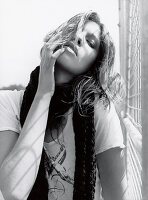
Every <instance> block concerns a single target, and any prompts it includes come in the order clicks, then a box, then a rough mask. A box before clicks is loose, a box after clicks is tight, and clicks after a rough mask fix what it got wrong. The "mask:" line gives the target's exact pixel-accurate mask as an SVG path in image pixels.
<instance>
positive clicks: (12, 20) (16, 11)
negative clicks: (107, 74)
mask: <svg viewBox="0 0 148 200" xmlns="http://www.w3.org/2000/svg"><path fill="white" fill-rule="evenodd" d="M87 10H95V11H97V12H98V13H99V15H100V18H101V20H102V22H103V23H104V24H106V26H107V28H108V30H109V31H110V33H111V35H112V37H113V40H114V42H115V45H116V52H117V56H116V57H117V59H116V67H117V68H118V67H119V61H118V60H119V59H118V51H119V47H118V44H119V37H118V23H119V17H118V0H89V1H86V0H73V1H70V0H0V87H2V86H8V85H10V84H23V85H26V84H27V83H28V81H29V75H30V72H31V71H32V70H33V69H34V68H35V67H36V66H37V65H39V63H40V58H39V52H40V48H41V46H42V44H43V43H42V40H43V37H44V36H45V34H46V33H47V32H48V31H49V30H51V29H52V28H54V27H57V26H58V25H60V24H61V23H62V22H64V21H65V20H67V19H69V18H70V17H72V16H73V15H75V14H77V13H79V12H83V11H87Z"/></svg>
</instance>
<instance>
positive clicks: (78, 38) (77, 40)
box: [76, 33, 83, 47]
mask: <svg viewBox="0 0 148 200" xmlns="http://www.w3.org/2000/svg"><path fill="white" fill-rule="evenodd" d="M82 43H83V36H82V34H80V33H79V34H77V36H76V44H77V45H78V46H79V47H81V46H82Z"/></svg>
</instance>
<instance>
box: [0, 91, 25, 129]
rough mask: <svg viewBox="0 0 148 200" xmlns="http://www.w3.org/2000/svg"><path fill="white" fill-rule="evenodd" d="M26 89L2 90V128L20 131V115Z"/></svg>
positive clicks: (0, 95)
mask: <svg viewBox="0 0 148 200" xmlns="http://www.w3.org/2000/svg"><path fill="white" fill-rule="evenodd" d="M23 94H24V91H23V90H21V91H17V90H13V91H12V90H0V124H1V126H0V130H1V131H3V130H13V131H17V132H19V115H20V108H21V103H22V99H23Z"/></svg>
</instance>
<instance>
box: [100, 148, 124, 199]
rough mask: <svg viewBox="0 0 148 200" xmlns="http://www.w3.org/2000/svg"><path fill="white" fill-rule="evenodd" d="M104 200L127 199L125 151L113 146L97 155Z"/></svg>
mask: <svg viewBox="0 0 148 200" xmlns="http://www.w3.org/2000/svg"><path fill="white" fill-rule="evenodd" d="M97 167H98V171H99V174H100V180H101V185H102V192H103V194H102V195H103V197H104V200H119V199H120V200H127V197H126V195H127V179H126V178H127V177H126V170H125V158H124V152H123V150H122V149H121V148H118V147H116V148H112V149H109V150H107V151H104V152H103V153H100V154H98V155H97Z"/></svg>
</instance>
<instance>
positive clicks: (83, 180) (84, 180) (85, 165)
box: [20, 67, 96, 200]
mask: <svg viewBox="0 0 148 200" xmlns="http://www.w3.org/2000/svg"><path fill="white" fill-rule="evenodd" d="M38 76H39V67H37V68H36V69H35V70H34V71H33V72H32V73H31V77H30V82H29V84H28V86H27V87H26V89H25V92H24V96H23V101H22V106H21V112H20V122H21V126H23V124H24V122H25V119H26V116H27V113H28V111H29V109H30V107H31V104H32V102H33V99H34V96H35V94H36V91H37V86H38ZM61 95H62V94H60V90H56V89H55V93H54V95H53V97H52V99H51V102H50V107H51V109H50V108H49V115H48V121H47V128H46V129H48V123H49V121H50V118H51V113H52V107H53V106H54V102H55V100H56V102H57V105H60V108H64V109H63V110H62V112H65V111H67V110H68V109H69V108H70V107H71V106H72V105H71V104H67V103H64V101H61V98H62V97H61ZM70 97H71V96H67V98H68V99H69V98H70ZM65 98H66V97H65ZM92 98H94V97H92ZM52 105H53V106H52ZM61 106H62V107H61ZM55 107H56V106H55ZM82 109H83V110H86V112H85V115H81V114H80V112H79V106H78V105H77V103H75V106H74V109H73V127H74V133H75V149H76V152H75V155H76V163H75V174H74V190H73V200H93V199H94V193H95V181H96V179H95V176H96V171H95V169H96V160H95V151H94V146H95V128H94V108H89V109H88V106H87V109H85V107H83V108H82ZM46 157H47V155H46V153H45V151H44V149H43V151H42V156H41V162H40V166H39V171H38V175H37V178H36V181H35V183H34V186H33V188H32V190H31V192H30V194H29V197H28V199H27V200H48V182H47V179H46V169H45V158H46Z"/></svg>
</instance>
